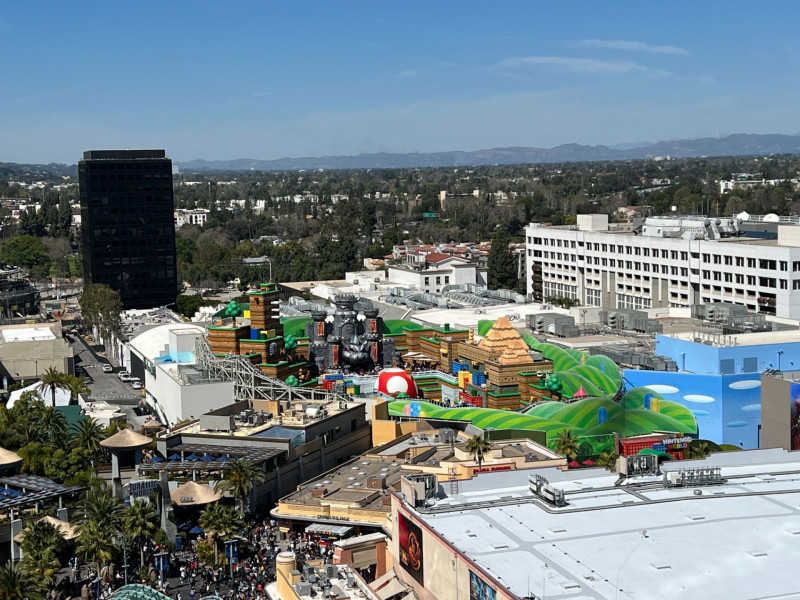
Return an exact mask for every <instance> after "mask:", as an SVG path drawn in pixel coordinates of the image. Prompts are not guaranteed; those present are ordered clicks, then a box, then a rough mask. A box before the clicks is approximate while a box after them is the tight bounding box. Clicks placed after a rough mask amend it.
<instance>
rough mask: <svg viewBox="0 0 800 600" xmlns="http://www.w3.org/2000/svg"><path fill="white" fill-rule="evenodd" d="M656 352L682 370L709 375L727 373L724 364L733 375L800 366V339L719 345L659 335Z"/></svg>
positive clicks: (790, 368)
mask: <svg viewBox="0 0 800 600" xmlns="http://www.w3.org/2000/svg"><path fill="white" fill-rule="evenodd" d="M730 337H732V338H734V339H735V338H736V336H735V335H734V336H730ZM656 354H658V355H660V356H668V357H670V358H671V359H672V360H674V361H675V362H676V363H677V364H678V370H679V371H689V372H691V373H698V374H706V375H720V374H724V370H725V369H723V366H727V367H730V371H729V373H730V374H734V373H736V374H738V373H760V372H762V371H764V370H766V369H783V370H786V371H789V370H797V369H800V342H789V343H781V344H759V345H753V346H745V345H743V346H721V347H716V346H709V345H707V344H701V343H699V342H693V341H691V340H681V339H678V338H673V337H670V336H668V335H657V336H656ZM726 363H727V364H726Z"/></svg>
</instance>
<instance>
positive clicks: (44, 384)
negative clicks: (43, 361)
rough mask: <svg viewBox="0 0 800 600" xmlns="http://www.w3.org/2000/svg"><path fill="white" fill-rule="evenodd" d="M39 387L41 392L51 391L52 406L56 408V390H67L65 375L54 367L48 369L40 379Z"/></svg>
mask: <svg viewBox="0 0 800 600" xmlns="http://www.w3.org/2000/svg"><path fill="white" fill-rule="evenodd" d="M37 387H38V389H39V390H40V391H45V390H50V397H51V398H52V399H53V403H52V405H51V406H55V405H56V389H59V390H66V389H67V383H66V378H65V375H64V373H62V372H61V371H59V370H58V369H56V368H54V367H47V370H46V371H45V372H44V373H42V376H41V377H40V378H39V385H38V386H37Z"/></svg>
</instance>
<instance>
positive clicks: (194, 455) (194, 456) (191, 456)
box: [186, 454, 200, 460]
mask: <svg viewBox="0 0 800 600" xmlns="http://www.w3.org/2000/svg"><path fill="white" fill-rule="evenodd" d="M186 460H200V457H199V456H197V454H190V455H189V456H187V457H186Z"/></svg>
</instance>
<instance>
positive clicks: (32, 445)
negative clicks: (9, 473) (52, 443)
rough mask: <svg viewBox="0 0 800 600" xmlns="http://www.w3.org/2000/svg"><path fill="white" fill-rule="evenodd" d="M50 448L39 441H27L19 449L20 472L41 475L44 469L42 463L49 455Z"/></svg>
mask: <svg viewBox="0 0 800 600" xmlns="http://www.w3.org/2000/svg"><path fill="white" fill-rule="evenodd" d="M51 453H52V449H51V448H48V447H47V446H45V445H44V444H40V443H39V442H28V443H27V444H25V445H24V446H23V447H22V448H20V449H19V452H18V453H17V454H19V455H20V456H21V457H22V472H23V473H30V474H31V475H41V474H42V472H43V471H44V463H45V462H46V461H47V459H48V458H49V457H50V454H51Z"/></svg>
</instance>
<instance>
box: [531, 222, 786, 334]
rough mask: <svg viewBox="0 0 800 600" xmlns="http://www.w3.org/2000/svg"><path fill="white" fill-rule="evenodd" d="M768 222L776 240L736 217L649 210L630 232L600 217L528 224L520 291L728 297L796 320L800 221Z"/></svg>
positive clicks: (593, 299)
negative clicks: (750, 232)
mask: <svg viewBox="0 0 800 600" xmlns="http://www.w3.org/2000/svg"><path fill="white" fill-rule="evenodd" d="M748 218H749V219H750V221H751V223H749V224H748V225H750V224H757V223H758V222H757V219H758V218H756V217H749V216H748ZM775 220H777V221H780V223H778V222H776V223H773V224H772V225H773V226H774V229H775V231H777V239H764V238H753V237H745V236H741V235H740V228H741V226H742V223H741V221H740V220H739V219H736V218H725V219H706V218H705V217H649V218H648V219H647V220H646V221H645V223H644V226H643V227H642V228H641V232H636V233H635V232H634V231H632V230H630V229H629V230H627V231H622V230H613V229H611V228H610V227H609V225H608V217H607V216H606V215H578V225H577V227H575V226H570V227H546V226H544V225H541V224H538V223H531V224H530V225H529V226H528V227H526V228H525V235H526V237H527V257H526V262H527V267H526V273H527V277H526V279H527V292H528V294H529V295H533V296H536V295H538V294H539V293H540V294H541V297H542V298H543V299H547V298H548V297H553V296H555V297H564V298H571V299H575V300H578V301H579V302H580V303H582V304H584V305H586V306H602V307H603V308H636V309H646V308H657V307H690V306H691V305H693V304H700V303H706V302H731V303H734V304H741V305H744V306H747V308H748V309H750V310H752V311H757V312H763V313H766V314H771V315H776V316H778V317H784V318H789V319H800V294H798V293H797V292H798V291H800V226H798V225H796V224H787V225H784V224H782V223H783V222H784V221H781V220H780V219H779V218H778V217H775ZM770 222H771V221H770V220H768V221H767V223H770ZM539 273H541V276H539Z"/></svg>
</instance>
